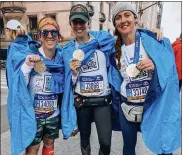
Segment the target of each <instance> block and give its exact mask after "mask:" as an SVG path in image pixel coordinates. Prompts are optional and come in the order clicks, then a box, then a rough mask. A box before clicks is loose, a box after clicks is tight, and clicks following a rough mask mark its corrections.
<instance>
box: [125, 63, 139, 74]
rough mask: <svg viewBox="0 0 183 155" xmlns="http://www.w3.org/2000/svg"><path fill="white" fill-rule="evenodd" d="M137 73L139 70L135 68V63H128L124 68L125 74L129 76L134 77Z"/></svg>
mask: <svg viewBox="0 0 183 155" xmlns="http://www.w3.org/2000/svg"><path fill="white" fill-rule="evenodd" d="M139 73H140V71H139V70H138V69H137V67H136V64H130V65H128V67H127V68H126V74H127V75H128V76H129V77H136V76H137V75H138V74H139Z"/></svg>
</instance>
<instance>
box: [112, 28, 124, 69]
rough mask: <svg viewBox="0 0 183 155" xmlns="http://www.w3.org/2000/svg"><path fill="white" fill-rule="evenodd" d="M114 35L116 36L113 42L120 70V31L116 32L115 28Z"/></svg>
mask: <svg viewBox="0 0 183 155" xmlns="http://www.w3.org/2000/svg"><path fill="white" fill-rule="evenodd" d="M114 35H115V36H116V37H117V40H116V44H115V49H116V59H117V67H118V69H119V70H120V69H121V62H120V59H121V53H122V51H121V46H122V37H121V35H120V33H119V32H118V30H117V29H115V31H114Z"/></svg>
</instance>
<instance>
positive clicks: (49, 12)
mask: <svg viewBox="0 0 183 155" xmlns="http://www.w3.org/2000/svg"><path fill="white" fill-rule="evenodd" d="M76 3H82V4H84V5H86V6H87V7H88V9H89V12H90V17H91V20H90V24H89V25H90V29H91V30H94V31H95V30H101V29H103V30H106V31H108V32H110V33H111V34H113V31H114V27H113V24H112V15H111V10H112V7H113V6H114V4H115V2H105V1H102V2H93V1H90V2H87V1H86V2H85V1H82V2H76V1H75V2H69V1H65V2H64V1H63V2H59V1H55V2H43V1H37V2H36V1H34V2H26V1H24V2H16V1H15V2H0V8H1V11H0V26H1V39H2V40H4V43H3V44H2V45H1V47H2V46H3V47H6V46H7V44H9V42H8V38H7V36H6V35H5V32H4V30H3V29H4V28H5V27H6V23H7V21H8V20H10V19H13V18H14V19H18V20H19V21H20V22H21V23H22V25H23V26H24V27H25V29H26V30H27V32H28V33H29V34H30V35H31V36H32V37H33V38H34V39H35V40H36V39H37V34H38V29H37V24H38V22H39V20H40V19H41V18H42V17H45V16H51V17H53V18H54V19H56V21H57V22H58V23H59V25H60V27H61V35H62V36H63V41H62V42H61V44H65V42H67V41H69V40H70V39H72V38H73V37H74V34H73V32H72V30H71V28H70V24H69V10H70V8H71V6H72V5H74V4H76ZM132 4H133V5H134V7H136V9H137V12H138V18H139V21H140V22H139V23H140V24H139V26H142V27H144V28H156V27H157V25H158V24H157V23H158V22H160V21H161V18H158V17H160V16H159V14H160V12H161V11H162V9H159V8H160V4H159V3H157V2H138V1H136V2H132ZM158 19H159V21H158Z"/></svg>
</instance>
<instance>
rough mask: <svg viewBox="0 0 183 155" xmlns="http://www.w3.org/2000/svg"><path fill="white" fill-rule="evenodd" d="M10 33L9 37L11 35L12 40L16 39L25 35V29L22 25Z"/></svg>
mask: <svg viewBox="0 0 183 155" xmlns="http://www.w3.org/2000/svg"><path fill="white" fill-rule="evenodd" d="M10 30H11V29H10ZM11 31H12V33H11V35H12V38H13V39H16V38H17V37H20V36H24V35H26V31H25V28H24V27H23V26H22V25H21V26H19V27H18V29H17V30H11Z"/></svg>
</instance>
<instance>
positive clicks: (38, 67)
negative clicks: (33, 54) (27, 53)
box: [34, 61, 46, 73]
mask: <svg viewBox="0 0 183 155" xmlns="http://www.w3.org/2000/svg"><path fill="white" fill-rule="evenodd" d="M34 70H35V71H36V72H38V73H42V72H44V71H45V70H46V66H45V64H44V63H43V62H42V61H38V62H36V63H35V65H34Z"/></svg>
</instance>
